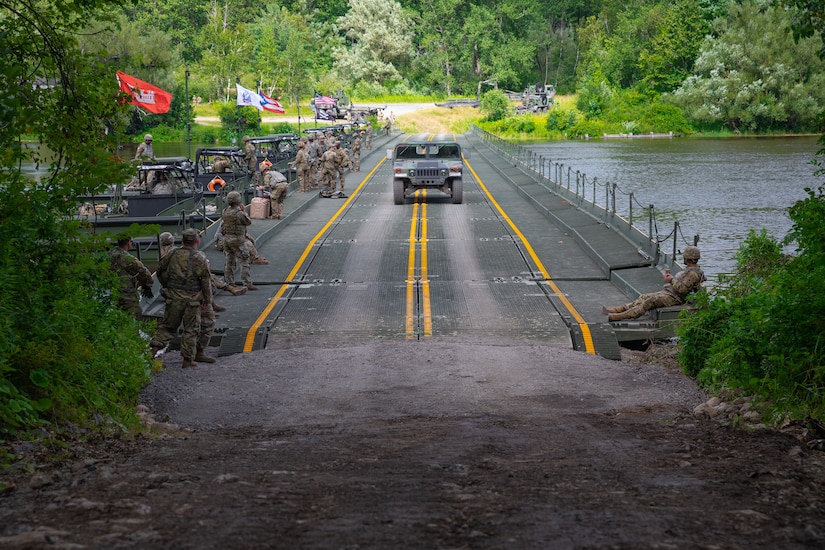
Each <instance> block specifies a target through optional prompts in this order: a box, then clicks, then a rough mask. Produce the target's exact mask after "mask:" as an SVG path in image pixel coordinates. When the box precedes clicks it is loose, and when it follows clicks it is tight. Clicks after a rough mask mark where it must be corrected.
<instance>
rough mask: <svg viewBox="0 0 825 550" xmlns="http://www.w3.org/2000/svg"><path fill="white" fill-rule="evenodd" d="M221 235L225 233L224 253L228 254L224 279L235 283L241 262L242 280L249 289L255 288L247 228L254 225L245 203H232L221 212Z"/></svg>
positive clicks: (223, 241)
mask: <svg viewBox="0 0 825 550" xmlns="http://www.w3.org/2000/svg"><path fill="white" fill-rule="evenodd" d="M221 222H222V225H221V235H223V239H222V241H221V242H222V243H223V253H224V254H225V255H226V265H225V267H224V269H223V279H224V281H226V284H228V285H233V286H234V285H235V269H236V268H237V266H238V263H239V262H240V264H241V281H242V282H243V285H244V286H246V287H247V288H248V289H249V290H254V289H255V288H254V286H255V285H253V284H252V275H251V273H250V270H249V265H250V263H251V261H252V257H251V255H250V253H249V244H248V241H247V240H246V228H247V226H249V225H252V220H251V219H250V218H249V215H247V213H246V210H245V209H244V207H243V205H242V204H240V203H238V204H231V203H230V205H229V206H227V207H226V208H224V209H223V212H222V213H221Z"/></svg>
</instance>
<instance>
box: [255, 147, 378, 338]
mask: <svg viewBox="0 0 825 550" xmlns="http://www.w3.org/2000/svg"><path fill="white" fill-rule="evenodd" d="M385 160H386V157H383V158H382V159H381V160H380V161H378V164H376V165H375V168H373V169H372V170H370V172H369V173H368V174H367V175H365V176H364V179H362V180H361V183H360V184H359V185H358V187H356V188H355V191H353V192H352V193H351V194H350V196H349V197H348V198H347V200H346V201H344V204H342V205H341V208H339V209H338V210H337V211H336V212H335V214H333V215H332V217H331V218H330V219H329V221H328V222H327V223H326V224H325V225H324V227H322V228H321V229H320V230H319V231H318V233H316V234H315V237H313V238H312V239H311V240H310V241H309V244H308V245H307V247H306V248H305V249H304V252H303V254H301V257H300V258H298V261H297V262H295V266H294V267H293V268H292V271H290V272H289V275H287V277H286V280H287V281H291V280H293V279H294V278H295V276H296V275H297V274H298V271H299V270H300V269H301V267H302V266H303V265H304V262H305V261H306V259H307V258H308V257H309V253H310V252H311V251H312V248H313V247H314V246H315V244H316V243H317V242H318V241H320V240H321V238H322V237H323V236H324V233H326V232H327V230H328V229H329V228H330V226H331V225H332V223H333V222H334V221H335V220H336V219H338V216H340V215H341V214H342V213H343V212H344V210H345V209H346V208H347V206H349V203H351V202H352V200H353V199H354V198H355V196H356V195H357V194H358V193H359V192H360V191H361V188H362V187H364V185H366V183H367V181H369V179H370V178H371V177H372V175H373V174H374V173H375V171H376V170H378V168H379V167H380V166H381V164H382V163H383V162H384V161H385ZM289 286H290V285H289V283H284V284H282V285H281V286H280V288H278V292H276V293H275V295H274V296H273V297H272V298H270V300H269V303H268V304H267V306H266V307H265V308H264V310H263V311H262V312H261V314H260V315H258V318H257V319H255V322H254V323H252V326H251V327H250V328H249V331H248V332H247V333H246V340H245V341H244V345H243V351H244V353H248V352H250V351H252V346H253V345H254V343H255V333H256V332H257V331H258V329H259V328H261V325H262V324H263V323H264V321H266V318H267V317H269V314H270V313H272V310H273V309H274V308H275V304H277V303H278V301H279V300H280V299H281V298H282V297H283V295H284V294H285V293H286V291H287V289H288V288H289Z"/></svg>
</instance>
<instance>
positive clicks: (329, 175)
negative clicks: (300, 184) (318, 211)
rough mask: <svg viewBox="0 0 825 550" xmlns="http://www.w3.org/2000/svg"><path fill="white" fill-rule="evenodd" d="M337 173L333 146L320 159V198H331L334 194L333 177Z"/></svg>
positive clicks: (336, 159)
mask: <svg viewBox="0 0 825 550" xmlns="http://www.w3.org/2000/svg"><path fill="white" fill-rule="evenodd" d="M337 173H338V154H337V153H336V152H335V144H334V143H333V144H332V146H331V147H330V148H329V149H327V151H326V152H325V153H324V154H323V156H322V157H321V184H322V186H323V189H322V190H321V196H324V197H331V196H332V193H333V192H335V179H334V178H335V175H336V174H337Z"/></svg>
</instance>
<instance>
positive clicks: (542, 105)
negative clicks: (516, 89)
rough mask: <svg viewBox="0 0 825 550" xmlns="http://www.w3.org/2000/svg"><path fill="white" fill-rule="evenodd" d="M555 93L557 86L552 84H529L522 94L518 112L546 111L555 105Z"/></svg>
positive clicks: (523, 113) (518, 113) (520, 113)
mask: <svg viewBox="0 0 825 550" xmlns="http://www.w3.org/2000/svg"><path fill="white" fill-rule="evenodd" d="M555 95H556V88H555V86H552V85H550V84H536V85H534V86H528V87H527V88H525V89H524V92H523V93H522V94H521V105H519V106H518V107H516V114H517V115H525V114H528V113H546V112H547V111H548V110H549V109H550V108H551V107H553V98H554V97H555Z"/></svg>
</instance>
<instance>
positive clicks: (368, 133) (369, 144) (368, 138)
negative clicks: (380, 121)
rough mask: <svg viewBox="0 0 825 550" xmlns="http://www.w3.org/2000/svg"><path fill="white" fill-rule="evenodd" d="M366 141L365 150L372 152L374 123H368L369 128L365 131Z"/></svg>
mask: <svg viewBox="0 0 825 550" xmlns="http://www.w3.org/2000/svg"><path fill="white" fill-rule="evenodd" d="M365 132H366V133H365V134H364V139H365V140H366V141H365V142H364V146H365V147H364V149H366V150H367V151H372V122H367V128H366V130H365Z"/></svg>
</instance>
